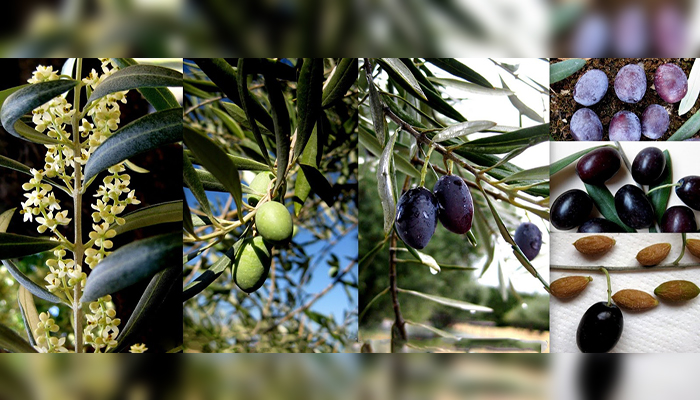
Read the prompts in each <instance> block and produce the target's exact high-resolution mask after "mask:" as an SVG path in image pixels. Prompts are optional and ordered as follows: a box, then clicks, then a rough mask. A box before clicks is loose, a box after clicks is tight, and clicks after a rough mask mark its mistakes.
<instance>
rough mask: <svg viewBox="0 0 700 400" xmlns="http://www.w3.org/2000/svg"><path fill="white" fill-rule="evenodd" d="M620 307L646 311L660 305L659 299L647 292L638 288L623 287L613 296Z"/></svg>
mask: <svg viewBox="0 0 700 400" xmlns="http://www.w3.org/2000/svg"><path fill="white" fill-rule="evenodd" d="M612 299H613V300H614V301H615V304H617V305H618V306H619V307H620V308H625V309H627V310H632V311H646V310H650V309H652V308H654V307H656V306H658V305H659V301H658V300H656V299H655V298H654V296H652V295H650V294H649V293H647V292H642V291H641V290H636V289H623V290H620V291H618V292H617V293H615V294H614V295H613V296H612Z"/></svg>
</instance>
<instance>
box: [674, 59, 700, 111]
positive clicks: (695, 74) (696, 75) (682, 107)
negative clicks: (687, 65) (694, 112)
mask: <svg viewBox="0 0 700 400" xmlns="http://www.w3.org/2000/svg"><path fill="white" fill-rule="evenodd" d="M698 95H700V59H698V58H696V59H695V61H693V67H692V68H691V69H690V74H688V92H687V93H686V94H685V97H683V99H682V100H681V103H680V104H679V105H678V115H683V114H685V113H687V112H688V111H690V109H691V108H693V106H694V105H695V102H696V101H697V100H698Z"/></svg>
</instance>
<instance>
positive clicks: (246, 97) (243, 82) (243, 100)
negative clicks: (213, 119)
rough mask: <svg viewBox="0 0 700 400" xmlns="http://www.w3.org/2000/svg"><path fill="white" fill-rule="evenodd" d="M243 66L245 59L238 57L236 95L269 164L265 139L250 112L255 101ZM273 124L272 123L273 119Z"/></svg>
mask: <svg viewBox="0 0 700 400" xmlns="http://www.w3.org/2000/svg"><path fill="white" fill-rule="evenodd" d="M245 67H246V64H245V59H244V58H239V59H238V71H237V73H238V96H239V97H240V104H241V107H242V108H243V112H244V113H245V116H246V118H247V120H248V125H249V126H250V129H251V130H252V132H253V136H254V137H255V142H256V143H257V144H258V147H259V148H260V153H261V154H262V156H263V159H265V162H266V163H267V164H268V165H270V166H271V165H272V163H271V162H270V156H269V155H268V154H267V146H265V141H264V140H263V137H262V134H261V133H260V129H259V128H258V124H257V122H256V120H255V115H254V113H253V112H252V110H253V109H255V107H254V105H255V104H257V103H255V102H254V101H253V99H252V97H251V95H250V92H249V91H248V78H247V75H246V68H245ZM234 83H235V81H234ZM224 106H225V105H224ZM227 110H228V109H227ZM266 114H267V113H266ZM273 125H274V121H273Z"/></svg>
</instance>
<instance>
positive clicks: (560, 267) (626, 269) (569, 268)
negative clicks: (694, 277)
mask: <svg viewBox="0 0 700 400" xmlns="http://www.w3.org/2000/svg"><path fill="white" fill-rule="evenodd" d="M699 267H700V263H692V264H685V265H674V264H663V265H655V266H653V267H644V266H641V265H621V266H607V267H605V268H607V269H608V271H609V272H632V271H646V272H653V271H658V270H678V269H688V268H699ZM549 269H550V271H600V267H599V266H595V265H550V266H549Z"/></svg>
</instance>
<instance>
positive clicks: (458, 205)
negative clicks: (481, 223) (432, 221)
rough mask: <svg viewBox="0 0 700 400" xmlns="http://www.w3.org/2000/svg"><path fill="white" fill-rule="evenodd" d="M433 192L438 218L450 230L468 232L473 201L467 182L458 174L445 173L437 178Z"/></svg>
mask: <svg viewBox="0 0 700 400" xmlns="http://www.w3.org/2000/svg"><path fill="white" fill-rule="evenodd" d="M433 193H434V194H435V198H436V199H437V202H438V219H439V220H440V222H441V223H442V226H444V227H445V229H447V230H448V231H450V232H454V233H458V234H460V235H462V234H465V233H467V232H469V230H470V229H471V227H472V217H473V216H474V202H473V201H472V194H471V193H470V192H469V188H468V187H467V184H466V183H464V180H462V178H460V177H458V176H454V175H445V176H443V177H441V178H440V179H438V181H437V183H436V184H435V187H434V188H433Z"/></svg>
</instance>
